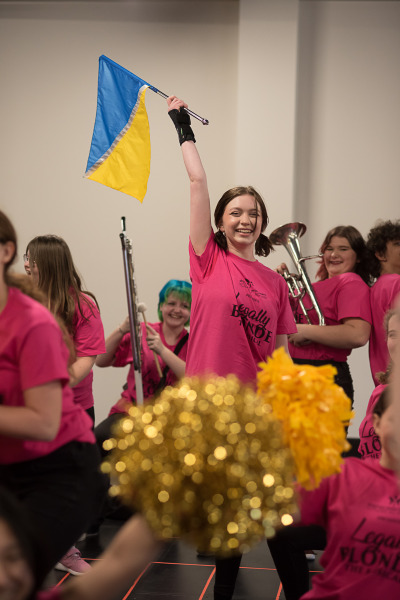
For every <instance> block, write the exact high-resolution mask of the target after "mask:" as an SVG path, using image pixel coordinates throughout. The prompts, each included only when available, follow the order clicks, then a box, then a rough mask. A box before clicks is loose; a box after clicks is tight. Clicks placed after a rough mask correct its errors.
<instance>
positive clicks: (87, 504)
mask: <svg viewBox="0 0 400 600" xmlns="http://www.w3.org/2000/svg"><path fill="white" fill-rule="evenodd" d="M99 465H100V457H99V453H98V449H97V446H96V445H95V444H89V443H82V442H70V443H69V444H66V445H65V446H62V447H61V448H58V449H57V450H55V451H54V452H52V453H51V454H48V455H47V456H43V457H41V458H36V459H34V460H30V461H25V462H21V463H14V464H11V465H0V481H1V483H2V485H4V486H5V487H7V488H8V489H9V490H11V491H12V492H13V493H14V494H15V495H16V496H17V497H18V498H19V499H20V501H21V502H22V504H23V505H24V506H25V507H26V510H27V512H28V514H29V515H30V518H32V519H33V520H34V522H35V525H36V528H37V530H38V532H39V533H40V535H41V538H42V542H43V546H44V547H45V548H46V556H43V560H42V561H41V571H42V572H41V574H40V575H41V577H42V579H43V578H44V577H45V576H46V574H47V573H48V572H49V571H50V569H51V568H52V567H54V565H55V564H56V562H57V561H58V560H59V559H60V558H61V557H62V556H64V554H65V553H66V551H67V550H69V548H71V546H73V544H74V543H75V542H76V540H77V539H78V538H79V536H80V535H81V534H82V533H83V532H84V531H86V527H87V525H88V524H89V522H90V521H91V519H92V517H93V514H95V513H96V510H97V509H98V498H99V496H101V495H102V494H103V493H104V492H103V490H104V477H103V475H102V474H101V473H100V470H99Z"/></svg>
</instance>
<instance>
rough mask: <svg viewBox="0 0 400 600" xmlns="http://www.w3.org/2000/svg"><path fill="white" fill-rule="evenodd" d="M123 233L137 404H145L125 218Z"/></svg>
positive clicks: (131, 266) (129, 244)
mask: <svg viewBox="0 0 400 600" xmlns="http://www.w3.org/2000/svg"><path fill="white" fill-rule="evenodd" d="M121 227H122V233H120V234H119V237H120V239H121V244H122V258H123V261H124V272H125V285H126V296H127V301H128V314H129V325H130V331H131V345H132V356H133V368H134V371H135V387H136V404H138V405H141V404H143V382H142V361H141V329H140V323H139V315H138V310H137V304H138V299H137V291H136V285H135V278H134V270H133V259H132V242H131V240H130V239H129V238H128V237H127V236H126V233H125V231H126V230H125V217H121Z"/></svg>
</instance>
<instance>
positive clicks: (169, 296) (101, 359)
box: [95, 279, 192, 452]
mask: <svg viewBox="0 0 400 600" xmlns="http://www.w3.org/2000/svg"><path fill="white" fill-rule="evenodd" d="M191 303H192V285H191V284H190V283H188V282H187V281H181V280H179V279H170V280H169V281H167V283H166V284H165V285H164V286H163V288H162V289H161V291H160V293H159V301H158V306H157V312H158V318H159V319H160V320H159V322H157V323H147V322H146V323H141V325H140V326H141V334H142V349H141V357H142V380H143V396H144V400H145V401H146V399H149V398H151V397H152V396H154V395H155V394H157V393H159V392H160V391H161V389H162V388H163V387H165V386H166V385H174V383H175V382H176V381H177V380H178V379H180V378H181V377H183V376H184V374H185V360H186V353H187V340H188V333H187V331H186V329H185V327H186V326H187V325H189V321H190V306H191ZM157 362H158V364H159V366H160V367H161V370H162V375H161V377H160V371H159V367H158V366H157ZM129 364H130V365H131V366H130V369H129V372H128V377H127V381H126V384H125V385H124V389H123V392H122V395H121V397H120V399H119V400H118V402H116V404H114V406H113V407H112V408H111V410H110V413H109V415H108V417H107V418H106V419H105V421H103V422H102V423H100V424H99V425H98V426H97V427H96V429H95V435H96V439H97V442H98V444H99V446H102V443H103V441H104V440H106V439H108V438H109V437H110V431H111V427H112V425H113V424H114V423H115V421H116V420H118V419H119V418H120V417H121V416H123V415H124V414H126V413H127V412H128V410H129V406H131V405H132V404H135V403H136V386H135V372H134V367H133V357H132V347H131V334H130V326H129V316H128V317H126V319H125V320H124V322H123V323H122V324H121V325H119V326H118V327H117V328H116V329H115V330H114V331H113V332H112V333H111V334H110V335H109V336H108V337H107V339H106V352H105V354H101V355H99V356H98V357H97V359H96V365H97V366H98V367H109V366H113V367H125V366H126V365H129ZM101 451H102V452H103V450H102V449H101Z"/></svg>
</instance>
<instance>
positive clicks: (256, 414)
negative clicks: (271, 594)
mask: <svg viewBox="0 0 400 600" xmlns="http://www.w3.org/2000/svg"><path fill="white" fill-rule="evenodd" d="M107 447H109V448H112V453H111V455H110V457H109V459H108V460H107V462H106V463H104V465H103V470H104V471H105V472H108V473H110V474H111V476H112V478H113V479H114V480H116V483H115V485H113V486H112V488H111V493H113V494H115V495H119V496H121V497H122V499H123V500H124V501H125V502H126V503H128V504H129V505H131V506H133V507H135V508H136V509H138V510H140V512H141V513H142V514H143V515H144V516H145V518H146V519H147V521H148V523H149V525H150V526H151V527H152V528H153V530H154V531H155V532H156V533H157V534H158V535H159V536H161V537H163V538H170V537H186V538H187V539H189V540H190V541H192V542H193V543H194V544H195V545H196V546H197V547H198V548H201V549H202V550H207V551H210V552H214V553H216V554H220V555H228V554H230V553H232V552H242V553H243V552H246V551H248V550H249V549H250V547H251V546H253V545H254V544H255V543H257V542H259V541H260V540H261V539H263V538H264V537H265V536H267V537H271V536H273V535H274V533H275V530H276V528H278V527H281V526H282V525H287V524H289V523H290V522H291V521H292V515H293V514H294V513H295V512H296V510H297V508H296V504H295V497H294V492H293V478H294V474H293V461H292V458H291V453H290V451H289V449H287V448H285V447H284V446H283V443H282V428H281V424H280V423H279V421H278V420H277V419H276V418H275V417H274V416H273V415H272V412H271V408H270V407H269V406H268V405H266V404H264V403H263V402H261V401H260V399H259V398H258V397H257V395H256V394H255V392H254V391H253V390H252V389H250V388H249V387H246V386H243V385H242V384H241V383H240V382H239V381H238V379H237V378H236V377H234V376H229V377H227V378H222V377H214V378H208V379H207V380H201V379H197V378H185V379H183V380H182V381H181V382H180V383H178V384H177V385H176V386H175V387H173V388H172V387H167V388H165V389H164V391H163V392H162V394H161V395H160V396H159V397H158V398H157V399H156V400H155V401H154V404H147V405H145V406H140V407H132V408H131V409H130V411H129V416H127V417H126V418H123V419H121V421H120V422H119V424H118V426H117V428H116V430H115V434H114V438H112V439H111V440H109V441H108V442H107Z"/></svg>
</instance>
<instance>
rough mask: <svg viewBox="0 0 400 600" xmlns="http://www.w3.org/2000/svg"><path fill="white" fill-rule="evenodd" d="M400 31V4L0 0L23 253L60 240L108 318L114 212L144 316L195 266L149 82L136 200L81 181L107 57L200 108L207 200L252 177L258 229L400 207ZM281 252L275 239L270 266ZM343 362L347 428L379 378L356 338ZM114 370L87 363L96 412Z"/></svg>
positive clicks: (325, 223)
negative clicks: (349, 395)
mask: <svg viewBox="0 0 400 600" xmlns="http://www.w3.org/2000/svg"><path fill="white" fill-rule="evenodd" d="M399 33H400V4H399V3H397V2H381V1H377V2H340V1H339V2H334V1H332V2H321V1H319V2H308V1H301V2H299V1H298V0H283V1H282V0H271V1H270V0H241V1H239V0H237V1H228V0H224V1H222V0H221V1H218V0H210V1H203V2H200V1H196V0H192V1H191V2H188V1H175V2H172V1H171V2H170V1H169V0H163V1H161V0H160V1H158V2H153V1H152V0H146V1H142V2H136V1H131V2H129V1H128V2H95V1H93V2H43V3H42V2H31V3H28V2H7V3H1V2H0V51H1V56H2V60H1V63H0V78H1V79H0V80H1V82H2V86H1V87H2V93H1V96H0V98H1V99H0V103H1V104H0V106H1V109H0V131H1V136H2V144H1V149H0V165H1V166H0V174H1V183H2V186H1V196H0V205H1V207H2V208H3V209H4V210H6V211H7V213H8V214H9V215H10V216H11V218H12V219H13V221H14V223H15V224H16V226H17V229H18V233H19V239H20V244H21V248H20V254H22V253H23V247H24V245H25V244H26V242H27V241H29V239H31V238H32V237H33V236H35V235H38V234H40V233H57V234H59V235H61V236H63V237H65V239H66V240H67V242H68V243H69V245H70V247H71V249H72V251H73V254H74V258H75V261H76V264H77V265H78V267H79V269H80V271H81V272H82V274H83V276H84V279H85V281H86V284H87V287H88V289H90V290H92V291H93V292H94V293H95V294H96V295H97V297H98V300H99V302H100V305H101V309H102V316H103V321H104V325H105V329H106V332H109V331H110V330H111V329H112V328H114V326H115V325H117V324H118V323H119V322H120V321H121V320H122V318H123V316H124V314H125V312H126V300H125V290H124V280H123V269H122V258H121V250H120V242H119V231H120V217H121V215H125V216H126V218H127V227H128V233H129V235H130V236H131V237H132V240H133V248H134V257H135V267H136V275H137V285H138V291H139V296H140V300H141V301H144V302H145V303H146V304H147V306H148V318H149V319H156V303H157V294H158V291H159V289H160V288H161V287H162V285H163V284H164V283H165V281H166V280H167V279H169V278H171V277H178V278H187V277H188V259H187V251H186V250H187V236H188V207H187V192H188V186H187V182H186V179H185V173H184V170H183V167H182V164H181V161H180V152H179V146H178V144H177V140H176V134H175V132H174V130H173V127H172V124H171V123H170V122H169V119H168V117H167V116H166V110H165V103H164V101H163V100H162V99H161V98H160V97H158V96H156V95H154V94H153V93H152V92H151V91H148V92H147V95H146V105H147V110H148V113H149V119H150V127H151V142H152V165H151V175H150V180H149V187H148V193H147V196H146V198H145V201H144V203H143V205H140V203H139V202H137V201H135V200H134V199H132V198H130V197H128V196H124V195H123V194H121V193H119V192H116V191H114V190H110V189H109V188H106V187H103V186H101V185H99V184H96V183H94V182H90V181H87V180H85V179H83V177H82V175H83V172H84V170H85V166H86V161H87V156H88V151H89V146H90V138H91V134H92V128H93V122H94V117H95V107H96V88H97V59H98V57H99V55H100V54H106V55H107V56H109V57H110V58H112V59H113V60H115V61H116V62H119V63H120V64H122V65H123V66H125V67H126V68H128V69H130V70H131V71H133V72H135V73H136V74H137V75H139V76H141V77H143V78H144V79H146V80H148V81H149V82H150V83H153V84H154V85H155V86H157V87H159V88H160V89H161V90H163V91H165V92H166V93H175V94H177V95H181V96H182V97H184V98H185V99H186V100H187V101H188V102H189V105H190V107H191V108H192V109H193V110H195V111H196V112H198V113H200V114H201V115H203V116H205V117H207V118H208V119H209V120H210V125H209V126H208V127H204V126H202V125H201V124H199V123H195V124H194V128H195V132H196V137H197V140H198V147H199V150H200V152H201V155H202V157H203V159H204V163H205V167H206V170H207V173H208V177H209V185H210V191H211V196H212V198H213V199H214V201H216V200H217V199H218V197H219V196H220V194H221V193H222V192H223V191H224V190H225V189H226V188H228V187H231V186H232V185H235V184H236V183H239V182H241V183H242V182H243V183H251V184H253V185H255V186H256V187H257V188H258V189H259V190H260V191H261V192H262V194H263V195H264V197H265V199H266V201H267V205H268V208H269V213H270V228H269V231H271V230H272V229H273V228H275V227H277V226H279V225H281V224H282V223H284V222H287V221H289V220H292V219H293V218H295V219H298V220H302V221H304V222H306V223H307V225H308V226H309V230H308V232H307V234H306V238H304V251H305V252H314V251H316V250H317V248H318V246H319V244H320V242H321V238H322V237H323V235H324V233H325V232H326V230H327V229H329V228H330V227H332V226H333V225H336V224H338V223H343V222H345V223H352V224H354V225H356V226H358V227H359V229H360V230H361V231H362V232H363V233H364V234H365V233H367V231H368V229H369V228H370V227H371V225H372V224H373V223H374V221H375V220H376V219H377V218H378V217H383V218H390V217H396V216H398V200H397V196H398V193H397V192H398V189H399V175H398V168H397V165H398V164H399V154H400V152H399V140H400V135H399V133H400V131H399V129H400V117H399V113H398V106H399V100H400V93H399V91H400V83H399V69H398V57H399V55H400V52H399V50H400V48H399V44H400V35H399ZM281 258H286V255H285V253H284V251H283V253H282V250H281V251H279V252H277V253H276V254H275V255H274V256H273V257H271V258H269V259H267V260H265V261H264V262H265V263H266V264H268V265H269V266H271V267H274V266H275V264H276V263H277V262H279V261H280V260H281ZM18 268H19V269H21V268H22V264H21V262H20V263H19V264H18ZM311 271H312V267H311ZM352 369H353V372H354V374H355V379H356V381H355V383H356V408H357V410H358V415H357V418H356V422H355V426H354V427H353V429H354V431H352V433H354V434H356V432H357V423H358V422H359V421H360V420H361V418H362V416H363V415H362V411H363V410H365V405H366V402H367V400H368V398H369V394H370V391H371V387H372V382H371V380H370V377H369V366H368V362H367V356H366V353H365V352H364V351H362V350H358V351H356V352H354V353H353V357H352ZM124 378H125V372H122V373H121V372H119V371H118V370H116V369H106V370H100V369H96V370H95V401H96V410H97V415H98V418H99V419H101V418H103V417H104V416H105V415H106V413H107V411H108V407H109V406H110V404H111V403H112V402H113V401H114V400H115V399H116V398H117V395H118V393H119V389H120V387H121V385H122V383H123V381H124Z"/></svg>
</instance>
